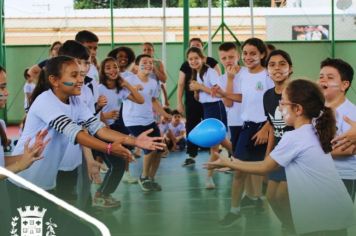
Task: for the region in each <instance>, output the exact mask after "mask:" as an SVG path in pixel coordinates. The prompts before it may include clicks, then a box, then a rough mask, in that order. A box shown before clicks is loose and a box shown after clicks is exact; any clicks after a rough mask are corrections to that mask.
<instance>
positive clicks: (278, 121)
mask: <svg viewBox="0 0 356 236" xmlns="http://www.w3.org/2000/svg"><path fill="white" fill-rule="evenodd" d="M266 64H267V69H268V74H269V76H270V77H271V79H272V80H273V82H274V84H275V87H274V88H271V89H269V90H267V91H266V93H265V94H264V95H263V106H264V110H265V114H266V116H267V119H268V121H269V122H270V124H271V125H272V129H273V132H269V139H268V145H267V151H266V155H269V153H270V152H271V151H272V149H273V148H274V147H275V146H276V145H277V144H278V142H279V141H280V139H281V138H282V137H283V134H284V133H285V132H286V131H290V130H292V129H293V128H292V127H290V126H287V125H286V124H285V122H284V121H283V119H282V114H281V112H280V110H279V101H280V100H281V98H282V91H283V89H284V88H285V87H286V85H287V83H288V82H289V77H290V76H291V74H292V72H293V71H292V60H291V58H290V56H289V54H288V53H287V52H285V51H282V50H274V51H272V52H270V54H269V56H268V58H267V63H266ZM266 197H267V200H268V202H269V203H270V205H271V207H272V209H273V211H274V213H275V214H276V216H277V217H278V219H279V220H280V221H281V222H282V229H283V230H287V231H289V232H293V228H294V227H293V223H292V216H291V212H290V205H289V197H288V186H287V178H286V174H285V170H284V168H283V167H280V168H278V170H276V171H272V172H271V173H270V174H269V176H268V185H267V192H266Z"/></svg>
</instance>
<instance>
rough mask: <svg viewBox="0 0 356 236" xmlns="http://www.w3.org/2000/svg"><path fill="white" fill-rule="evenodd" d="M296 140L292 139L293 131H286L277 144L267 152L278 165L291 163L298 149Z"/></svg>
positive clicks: (284, 165)
mask: <svg viewBox="0 0 356 236" xmlns="http://www.w3.org/2000/svg"><path fill="white" fill-rule="evenodd" d="M296 145H298V144H297V142H296V141H295V140H294V139H293V131H290V132H286V133H285V134H284V135H283V137H282V139H281V140H280V141H279V143H278V144H277V146H276V147H275V148H274V149H273V151H272V152H271V153H270V154H269V155H270V157H271V158H272V159H273V160H275V161H276V162H277V163H278V164H279V165H280V166H283V167H286V166H288V165H289V163H291V162H292V161H293V160H294V159H295V158H296V157H297V156H298V153H299V152H300V151H298V150H300V148H298V147H296Z"/></svg>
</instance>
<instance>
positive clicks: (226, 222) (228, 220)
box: [219, 212, 242, 227]
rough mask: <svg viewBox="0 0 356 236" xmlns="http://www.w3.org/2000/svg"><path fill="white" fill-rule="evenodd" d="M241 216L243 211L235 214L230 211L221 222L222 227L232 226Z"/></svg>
mask: <svg viewBox="0 0 356 236" xmlns="http://www.w3.org/2000/svg"><path fill="white" fill-rule="evenodd" d="M241 216H242V215H241V213H239V214H234V213H232V212H229V213H227V214H226V216H225V217H224V219H222V220H221V221H220V222H219V223H220V225H221V226H222V227H231V226H233V225H234V224H236V223H237V222H238V219H240V218H241Z"/></svg>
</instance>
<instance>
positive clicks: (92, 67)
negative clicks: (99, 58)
mask: <svg viewBox="0 0 356 236" xmlns="http://www.w3.org/2000/svg"><path fill="white" fill-rule="evenodd" d="M87 76H88V77H90V78H93V79H94V80H95V81H99V72H98V69H97V68H96V66H95V65H93V64H90V67H89V71H88V73H87Z"/></svg>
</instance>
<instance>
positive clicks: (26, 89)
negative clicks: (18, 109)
mask: <svg viewBox="0 0 356 236" xmlns="http://www.w3.org/2000/svg"><path fill="white" fill-rule="evenodd" d="M35 87H36V84H35V83H28V82H26V83H25V85H24V86H23V92H24V93H25V102H24V108H25V109H26V108H27V107H28V106H29V105H30V104H29V101H27V96H26V94H27V93H30V94H32V93H33V90H34V89H35Z"/></svg>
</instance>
